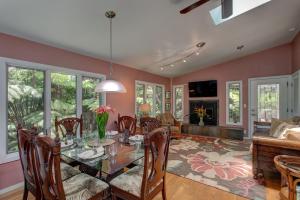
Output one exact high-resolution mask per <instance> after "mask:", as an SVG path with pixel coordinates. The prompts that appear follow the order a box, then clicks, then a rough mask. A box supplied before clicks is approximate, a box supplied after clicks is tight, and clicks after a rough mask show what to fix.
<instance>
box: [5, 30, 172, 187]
mask: <svg viewBox="0 0 300 200" xmlns="http://www.w3.org/2000/svg"><path fill="white" fill-rule="evenodd" d="M0 57H8V58H14V59H20V60H25V61H31V62H37V63H42V64H49V65H54V66H59V67H66V68H72V69H77V70H83V71H89V72H95V73H101V74H108V63H107V62H105V61H102V60H99V59H95V58H91V57H88V56H83V55H80V54H76V53H72V52H69V51H65V50H63V49H58V48H54V47H51V46H47V45H43V44H39V43H36V42H32V41H28V40H24V39H21V38H17V37H13V36H10V35H6V34H2V33H0ZM113 76H114V77H115V78H116V79H118V80H120V81H121V82H122V83H123V84H124V85H125V87H126V89H127V93H126V94H107V104H109V105H111V106H113V107H114V108H116V110H117V112H120V113H121V114H131V115H132V114H134V112H135V110H134V109H135V108H134V102H135V99H134V98H135V90H134V87H135V80H143V81H148V82H154V83H159V84H163V85H165V87H166V90H169V89H170V79H169V78H164V77H161V76H157V75H154V74H150V73H147V72H143V71H139V70H136V69H133V68H129V67H126V66H121V65H115V66H114V73H113ZM116 115H117V113H116V114H115V115H114V116H112V119H114V118H115V117H116ZM20 181H22V173H21V170H20V164H19V162H18V161H16V162H11V163H7V164H2V165H0V189H2V188H5V187H8V186H10V185H14V184H16V183H18V182H20Z"/></svg>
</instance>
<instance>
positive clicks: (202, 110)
mask: <svg viewBox="0 0 300 200" xmlns="http://www.w3.org/2000/svg"><path fill="white" fill-rule="evenodd" d="M194 111H195V113H197V114H198V116H199V117H200V118H201V117H202V118H203V117H205V116H206V109H205V108H203V106H201V107H200V108H195V110H194Z"/></svg>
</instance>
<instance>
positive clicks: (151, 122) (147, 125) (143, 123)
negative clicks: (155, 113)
mask: <svg viewBox="0 0 300 200" xmlns="http://www.w3.org/2000/svg"><path fill="white" fill-rule="evenodd" d="M140 127H141V133H142V134H144V133H149V132H151V131H153V130H154V129H157V128H159V127H161V122H160V121H159V120H158V119H156V118H154V117H142V118H141V119H140Z"/></svg>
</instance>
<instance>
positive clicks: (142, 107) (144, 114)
mask: <svg viewBox="0 0 300 200" xmlns="http://www.w3.org/2000/svg"><path fill="white" fill-rule="evenodd" d="M139 109H140V112H141V113H142V117H147V116H149V113H150V111H151V106H150V104H149V103H144V104H141V105H140V107H139Z"/></svg>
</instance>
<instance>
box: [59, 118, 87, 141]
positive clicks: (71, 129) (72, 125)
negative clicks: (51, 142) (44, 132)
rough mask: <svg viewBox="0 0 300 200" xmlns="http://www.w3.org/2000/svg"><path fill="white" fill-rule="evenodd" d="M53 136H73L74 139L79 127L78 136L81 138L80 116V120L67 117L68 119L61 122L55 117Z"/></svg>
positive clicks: (81, 122) (81, 121)
mask: <svg viewBox="0 0 300 200" xmlns="http://www.w3.org/2000/svg"><path fill="white" fill-rule="evenodd" d="M54 124H55V134H56V137H60V134H61V136H62V137H66V136H67V135H73V136H75V137H76V135H77V130H78V127H79V134H80V137H82V130H83V127H82V124H83V120H82V115H81V116H80V118H77V117H68V118H63V119H61V120H58V118H57V117H55V122H54Z"/></svg>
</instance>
